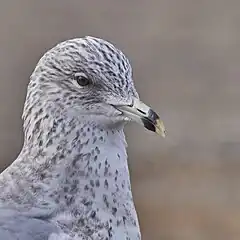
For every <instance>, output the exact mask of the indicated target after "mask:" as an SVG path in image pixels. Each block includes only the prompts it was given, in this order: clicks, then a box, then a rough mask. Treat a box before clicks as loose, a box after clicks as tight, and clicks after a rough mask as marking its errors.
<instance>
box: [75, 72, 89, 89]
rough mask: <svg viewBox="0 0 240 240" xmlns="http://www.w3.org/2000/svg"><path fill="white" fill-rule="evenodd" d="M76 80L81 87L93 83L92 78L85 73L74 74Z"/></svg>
mask: <svg viewBox="0 0 240 240" xmlns="http://www.w3.org/2000/svg"><path fill="white" fill-rule="evenodd" d="M74 81H75V82H76V83H77V85H78V86H80V87H85V86H87V85H89V84H90V83H91V80H90V79H89V78H88V77H87V76H86V75H85V74H84V73H76V74H75V75H74Z"/></svg>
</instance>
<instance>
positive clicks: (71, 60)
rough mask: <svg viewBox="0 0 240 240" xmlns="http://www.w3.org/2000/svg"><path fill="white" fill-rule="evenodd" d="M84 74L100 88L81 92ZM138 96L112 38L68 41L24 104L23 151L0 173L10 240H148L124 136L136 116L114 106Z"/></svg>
mask: <svg viewBox="0 0 240 240" xmlns="http://www.w3.org/2000/svg"><path fill="white" fill-rule="evenodd" d="M78 72H82V73H84V74H85V75H86V76H87V77H88V78H90V79H91V80H92V82H93V84H92V85H91V86H89V87H87V88H84V89H83V88H78V87H76V85H74V84H73V81H74V77H73V76H74V74H76V73H78ZM131 97H136V98H138V95H137V92H136V90H135V88H134V85H133V82H132V70H131V66H130V64H129V61H128V59H127V58H126V57H125V56H124V54H123V53H122V52H121V51H119V50H118V49H116V48H115V47H114V46H113V45H111V44H110V43H108V42H106V41H104V40H101V39H97V38H93V37H85V38H79V39H73V40H68V41H65V42H63V43H60V44H58V45H57V46H55V47H54V48H52V49H51V50H49V51H48V52H47V53H46V54H45V55H44V56H43V57H42V58H41V59H40V61H39V63H38V64H37V66H36V68H35V70H34V72H33V74H32V75H31V78H30V83H29V86H28V90H27V97H26V101H25V105H24V112H23V120H24V134H25V135H24V145H23V148H22V151H21V153H20V154H19V156H18V158H17V159H16V160H15V161H14V162H13V163H12V165H10V167H8V168H7V169H6V170H5V171H4V172H3V173H2V174H1V175H0V235H1V236H5V238H4V239H6V240H13V239H20V240H23V239H24V240H30V239H34V240H37V239H39V240H40V239H41V240H42V239H49V240H54V239H58V240H65V239H69V240H70V239H74V240H77V239H78V240H80V239H81V240H88V239H94V240H95V239H96V240H98V239H99V240H100V239H104V240H107V239H109V240H110V239H114V240H123V239H126V240H130V239H131V240H135V239H136V240H137V239H140V238H141V237H140V231H139V224H138V219H137V214H136V211H135V207H134V203H133V199H132V192H131V186H130V179H129V171H128V164H127V154H126V150H125V148H126V142H125V137H124V133H123V127H124V124H125V123H126V122H128V121H129V119H128V118H126V117H124V116H122V114H121V112H119V111H118V110H117V109H116V108H114V107H112V104H114V103H118V102H121V103H126V104H129V103H130V102H131ZM3 212H4V214H2V213H3ZM20 222H22V223H24V224H22V225H21V226H22V227H19V226H20V225H19V224H20ZM29 228H30V230H29ZM27 229H28V230H27ZM41 229H42V232H41ZM39 231H40V233H41V234H39ZM29 232H30V233H29ZM4 234H5V235H4ZM17 237H18V238H17Z"/></svg>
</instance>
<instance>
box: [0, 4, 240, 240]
mask: <svg viewBox="0 0 240 240" xmlns="http://www.w3.org/2000/svg"><path fill="white" fill-rule="evenodd" d="M84 35H94V36H97V37H101V38H104V39H107V40H110V41H112V42H114V43H115V44H116V45H117V46H118V47H119V48H121V49H122V50H123V51H124V52H125V53H126V54H127V55H128V56H129V58H130V59H131V62H132V65H133V68H134V79H135V83H136V86H137V89H138V91H139V93H140V95H141V97H142V99H143V100H144V101H145V102H146V103H148V104H151V105H152V106H153V107H154V108H155V109H156V110H157V111H158V112H160V113H161V116H162V118H163V120H164V121H165V124H166V127H167V130H168V137H167V138H166V139H165V140H163V139H161V138H160V137H158V136H155V135H154V134H152V133H150V132H147V131H146V130H144V129H142V128H141V127H139V126H135V125H131V126H128V127H127V135H128V142H129V149H128V151H129V155H130V160H129V162H130V168H131V173H132V182H133V191H134V196H135V201H136V206H137V210H138V213H139V218H140V223H141V227H142V234H143V239H147V240H148V239H150V240H155V239H156V240H159V239H163V240H212V239H217V240H222V239H223V240H226V239H227V240H235V239H236V240H238V239H240V186H239V185H240V158H239V155H240V145H239V143H240V127H239V125H240V113H239V103H240V66H239V65H240V1H239V0H235V1H234V0H225V1H224V0H201V1H200V0H148V1H147V0H145V1H143V0H138V1H137V0H132V1H126V0H122V1H113V0H112V1H111V0H95V1H94V0H87V1H81V0H68V1H66V0H48V1H45V0H43V1H40V0H38V1H34V0H21V1H18V0H15V1H13V0H6V1H0V132H1V134H0V159H1V167H2V168H3V167H4V166H6V165H7V164H9V163H10V162H11V161H13V160H14V158H15V157H16V156H17V154H18V152H19V150H20V149H21V144H22V128H21V124H22V123H21V119H20V116H21V112H22V106H23V102H24V98H25V93H26V84H27V83H28V77H29V75H30V74H31V72H32V70H33V68H34V66H35V64H36V63H37V61H38V59H39V57H40V56H41V55H42V54H43V53H44V52H45V51H46V50H47V49H48V48H50V47H52V46H53V45H54V44H56V43H57V42H59V41H62V40H65V39H67V38H72V37H77V36H78V37H79V36H84Z"/></svg>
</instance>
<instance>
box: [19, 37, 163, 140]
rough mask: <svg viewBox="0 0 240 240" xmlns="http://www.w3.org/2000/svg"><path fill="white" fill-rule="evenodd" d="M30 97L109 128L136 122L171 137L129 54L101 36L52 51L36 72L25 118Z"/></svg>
mask: <svg viewBox="0 0 240 240" xmlns="http://www.w3.org/2000/svg"><path fill="white" fill-rule="evenodd" d="M29 102H32V103H33V102H34V104H35V105H38V104H40V103H42V104H44V105H46V106H54V108H55V109H56V111H58V112H61V111H62V114H67V115H74V116H75V117H78V118H80V119H81V118H82V119H84V121H88V122H94V123H97V124H99V125H102V126H103V127H107V128H111V127H113V126H123V125H124V124H125V123H127V122H129V121H134V122H137V123H139V124H141V125H143V126H144V127H145V128H147V129H148V130H150V131H153V132H156V133H157V134H159V135H161V136H163V137H164V136H165V128H164V125H163V122H162V121H161V120H160V117H159V115H158V114H157V113H156V112H155V111H153V110H152V109H151V108H150V107H149V106H147V105H146V104H144V103H143V102H142V101H140V99H139V96H138V93H137V91H136V89H135V87H134V83H133V77H132V68H131V65H130V63H129V60H128V58H127V57H126V56H125V55H124V54H123V52H121V51H120V50H119V49H117V48H116V47H115V46H113V45H112V44H111V43H109V42H107V41H105V40H102V39H99V38H95V37H90V36H87V37H84V38H76V39H71V40H67V41H64V42H62V43H59V44H58V45H56V46H55V47H53V48H52V49H50V50H49V51H47V52H46V53H45V54H44V55H43V57H42V58H41V59H40V60H39V63H38V64H37V66H36V68H35V70H34V72H33V74H32V76H31V80H30V83H29V86H28V96H27V101H26V104H25V109H24V114H23V117H24V118H27V116H28V115H29V114H30V112H31V111H30V110H31V106H30V105H31V104H28V103H29ZM53 114H54V113H53Z"/></svg>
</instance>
